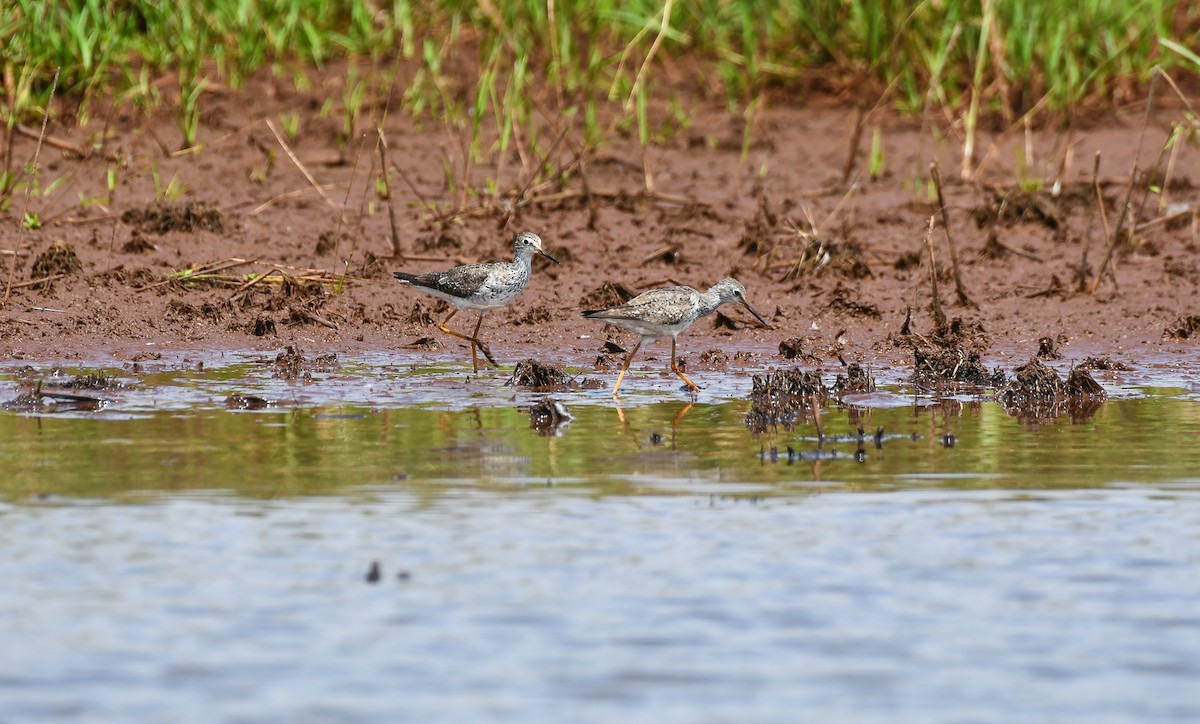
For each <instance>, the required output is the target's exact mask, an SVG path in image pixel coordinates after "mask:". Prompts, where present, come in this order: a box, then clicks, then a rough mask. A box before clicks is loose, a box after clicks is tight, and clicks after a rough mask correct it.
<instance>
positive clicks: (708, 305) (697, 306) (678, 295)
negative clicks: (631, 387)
mask: <svg viewBox="0 0 1200 724" xmlns="http://www.w3.org/2000/svg"><path fill="white" fill-rule="evenodd" d="M730 302H733V303H737V304H743V305H745V306H746V309H748V310H750V313H751V314H753V315H754V318H755V319H757V320H758V321H759V322H762V324H763V326H767V322H766V320H765V319H763V318H762V316H761V315H760V314H759V313H758V312H756V311H754V308H753V307H751V306H750V303H749V302H747V301H746V287H744V286H742V284H741V282H739V281H737V280H736V279H731V278H728V277H727V278H725V279H722V280H721V281H719V282H717V283H716V284H714V285H713V286H712V287H711V288H710V289H709V290H708V291H707V292H703V293H702V292H698V291H696V290H695V289H692V288H691V287H667V288H666V289H651V290H650V291H648V292H645V293H643V294H639V295H637V296H636V297H634V298H633V299H630V300H629V301H628V302H625V303H624V304H622V305H620V306H616V307H609V308H608V309H596V310H592V311H588V312H584V313H583V316H584V317H587V318H588V319H599V320H600V321H602V322H608V323H609V324H615V325H617V326H618V327H624V328H625V329H628V330H629V331H631V332H636V333H638V334H640V335H641V336H642V338H641V339H639V340H638V343H637V344H636V345H634V347H633V350H632V351H630V353H629V355H628V356H627V357H625V363H624V364H623V365H621V373H620V374H619V375H617V384H616V385H615V386H614V387H613V392H612V396H613V397H616V396H617V390H619V389H621V381H622V380H623V379H625V372H626V371H628V370H629V363H630V362H631V361H633V355H635V354H636V353H637V351H638V349H639V348H640V347H641V346H642V344H643V343H644V342H648V341H651V340H655V339H658V338H659V337H666V336H670V337H671V371H672V372H674V373H675V374H677V375H679V377H680V379H682V380H683V381H684V382H685V383H687V386H688V387H690V388H691V389H692V390H693V391H695V392H699V391H700V388H699V387H697V386H696V384H695V383H694V382H692V381H691V380H689V379H688V377H687V375H685V374H684V373H683V372H682V371H681V370H680V369H679V367H678V366H677V365H676V364H675V338H676V337H678V336H679V333H680V332H683V331H684V330H686V329H687V328H688V327H690V326H692V323H693V322H695V321H696V320H697V319H699V318H700V317H703V316H706V315H709V314H712V313H713V312H714V311H716V309H717V307H719V306H721V305H722V304H726V303H730Z"/></svg>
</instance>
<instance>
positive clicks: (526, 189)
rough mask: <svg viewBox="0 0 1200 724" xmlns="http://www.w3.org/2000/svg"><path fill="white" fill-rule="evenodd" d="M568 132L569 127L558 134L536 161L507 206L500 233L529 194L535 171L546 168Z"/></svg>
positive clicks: (536, 175)
mask: <svg viewBox="0 0 1200 724" xmlns="http://www.w3.org/2000/svg"><path fill="white" fill-rule="evenodd" d="M569 130H571V127H570V126H567V127H565V128H563V129H562V131H560V132H559V134H558V138H555V139H554V143H552V144H550V148H548V149H546V152H545V153H543V154H542V158H541V160H539V161H538V165H537V166H535V167H534V168H533V171H531V172H530V174H529V178H527V179H525V184H524V185H523V186H521V190H520V191H518V192H517V195H516V196H515V197H513V200H512V203H511V204H509V206H508V211H507V212H506V213H505V214H504V217H503V218H502V219H501V220H500V229H501V230H502V231H503V230H504V229H505V228H507V227H508V222H510V221H511V220H512V216H513V212H514V211H516V209H517V204H519V203H521V200H522V199H524V198H525V194H526V193H528V192H529V187H530V186H532V185H533V182H534V180H535V179H537V177H538V171H537V170H538V169H539V168H545V167H546V161H548V160H549V159H550V154H552V153H554V151H555V149H557V148H558V144H560V143H562V140H563V138H565V137H566V135H567V131H569Z"/></svg>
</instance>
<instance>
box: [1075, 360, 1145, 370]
mask: <svg viewBox="0 0 1200 724" xmlns="http://www.w3.org/2000/svg"><path fill="white" fill-rule="evenodd" d="M1075 369H1079V370H1088V371H1091V370H1100V371H1103V372H1129V371H1131V370H1132V369H1133V368H1132V367H1130V366H1129V365H1127V364H1125V363H1124V362H1120V361H1118V360H1115V359H1113V358H1112V357H1108V356H1104V357H1085V358H1084V360H1083V361H1082V362H1080V363H1079V366H1078V367H1076V368H1075Z"/></svg>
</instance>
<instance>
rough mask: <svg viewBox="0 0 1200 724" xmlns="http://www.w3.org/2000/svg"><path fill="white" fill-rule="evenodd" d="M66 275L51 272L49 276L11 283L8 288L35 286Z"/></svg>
mask: <svg viewBox="0 0 1200 724" xmlns="http://www.w3.org/2000/svg"><path fill="white" fill-rule="evenodd" d="M65 276H66V274H51V275H50V276H48V277H41V278H39V279H30V280H28V281H23V282H17V283H16V284H10V285H9V287H8V288H9V289H24V288H25V287H35V286H37V285H38V284H43V283H45V282H52V281H56V280H58V279H62V278H63V277H65Z"/></svg>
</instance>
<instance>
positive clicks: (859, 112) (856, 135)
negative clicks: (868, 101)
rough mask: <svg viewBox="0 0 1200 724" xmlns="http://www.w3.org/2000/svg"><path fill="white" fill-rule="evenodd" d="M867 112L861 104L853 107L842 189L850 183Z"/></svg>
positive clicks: (843, 168)
mask: <svg viewBox="0 0 1200 724" xmlns="http://www.w3.org/2000/svg"><path fill="white" fill-rule="evenodd" d="M866 116H867V112H866V109H864V108H863V106H862V103H859V104H858V105H856V106H855V107H854V131H853V132H852V133H851V134H850V152H849V154H848V155H847V156H846V165H845V166H843V167H842V188H845V187H846V185H847V184H848V183H850V174H851V172H853V171H854V160H855V159H856V158H858V147H859V145H861V144H862V132H863V126H865V125H866V124H865V123H864V121H865V120H866Z"/></svg>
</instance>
